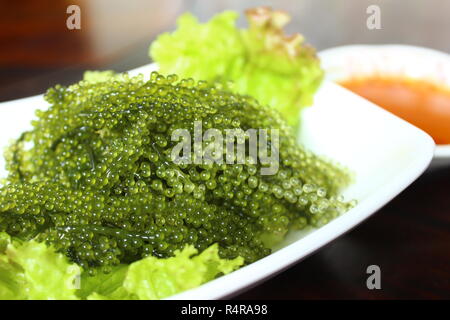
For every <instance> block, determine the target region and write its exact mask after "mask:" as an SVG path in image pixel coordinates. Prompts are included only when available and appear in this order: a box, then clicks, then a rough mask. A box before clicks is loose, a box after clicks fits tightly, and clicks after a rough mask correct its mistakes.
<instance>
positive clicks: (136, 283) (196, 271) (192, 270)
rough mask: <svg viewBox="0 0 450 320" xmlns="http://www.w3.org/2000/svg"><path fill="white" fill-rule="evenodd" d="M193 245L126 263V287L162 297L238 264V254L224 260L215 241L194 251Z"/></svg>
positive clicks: (143, 296)
mask: <svg viewBox="0 0 450 320" xmlns="http://www.w3.org/2000/svg"><path fill="white" fill-rule="evenodd" d="M196 254H197V250H196V249H195V248H194V247H193V246H186V247H185V248H184V249H183V251H181V252H180V251H177V252H176V253H175V256H174V257H172V258H168V259H158V258H155V257H147V258H145V259H142V260H140V261H137V262H135V263H132V264H131V265H130V267H129V270H128V274H127V277H126V279H125V282H124V287H125V289H126V290H127V291H128V292H130V293H132V294H134V295H136V296H137V297H138V298H139V299H146V300H147V299H151V300H153V299H163V298H166V297H169V296H172V295H174V294H177V293H180V292H183V291H185V290H188V289H192V288H195V287H198V286H199V285H201V284H203V283H205V282H207V281H210V280H212V279H214V278H216V277H217V276H218V275H219V274H226V273H229V272H231V271H233V270H235V269H237V268H238V267H239V266H241V265H242V264H243V263H244V261H243V259H242V258H241V257H238V258H236V259H233V260H224V259H221V258H220V257H219V253H218V246H217V244H214V245H212V246H211V247H209V248H207V249H206V250H204V251H203V252H202V253H201V254H199V255H196Z"/></svg>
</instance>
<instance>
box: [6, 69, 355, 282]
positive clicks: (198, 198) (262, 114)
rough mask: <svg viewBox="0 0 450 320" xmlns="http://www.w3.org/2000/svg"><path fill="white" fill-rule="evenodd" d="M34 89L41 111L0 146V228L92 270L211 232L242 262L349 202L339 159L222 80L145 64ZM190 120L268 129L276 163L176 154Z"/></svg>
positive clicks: (205, 241) (225, 252) (165, 253)
mask: <svg viewBox="0 0 450 320" xmlns="http://www.w3.org/2000/svg"><path fill="white" fill-rule="evenodd" d="M45 99H46V100H47V101H48V103H49V104H50V106H49V108H48V110H44V111H38V112H37V113H36V116H37V120H35V121H33V123H32V125H33V129H32V130H30V131H28V132H24V133H23V134H22V135H21V136H20V138H19V139H18V140H17V141H15V142H14V143H13V144H12V145H11V147H10V148H9V149H8V151H7V153H6V160H7V169H8V172H9V175H8V178H7V182H6V183H5V185H4V186H3V187H2V188H1V189H0V231H5V232H7V233H8V234H10V235H11V236H14V237H16V238H19V239H24V240H28V239H37V240H40V241H45V242H47V243H49V244H51V245H53V246H54V247H55V248H56V250H58V251H59V252H63V253H65V254H66V255H67V256H68V257H69V258H70V259H71V260H72V261H74V262H76V263H78V264H79V265H80V266H81V267H82V268H84V269H85V270H88V271H89V272H90V273H91V274H95V273H96V272H98V271H99V270H101V271H102V272H106V273H107V272H109V271H110V270H111V268H112V267H113V266H115V265H118V264H121V263H131V262H133V261H136V260H139V259H141V258H143V257H146V256H155V257H170V256H173V254H174V251H175V250H177V249H180V250H181V249H183V248H184V247H185V246H186V245H193V246H194V247H195V248H196V249H198V250H200V251H202V250H204V249H206V248H207V247H209V246H210V245H212V244H214V243H218V245H219V253H220V256H221V257H223V258H228V259H232V258H235V257H238V256H241V257H242V258H244V260H245V262H246V263H251V262H253V261H255V260H258V259H260V258H262V257H264V256H266V255H267V254H269V253H270V252H271V249H270V248H271V246H272V245H274V244H275V243H277V242H278V241H280V240H281V239H283V237H284V236H285V234H286V233H287V232H288V230H290V229H292V228H296V229H301V228H305V227H306V226H309V225H312V226H321V225H323V224H325V223H327V222H328V221H330V220H331V219H333V218H334V217H336V216H337V215H339V214H340V213H342V212H344V211H346V210H347V209H348V208H349V206H350V205H351V204H349V203H345V202H343V201H342V200H341V199H340V198H339V196H338V195H339V191H340V189H341V188H342V187H343V186H345V185H346V184H347V183H348V182H349V176H348V174H347V172H346V170H343V169H341V168H340V167H338V166H336V165H334V164H331V163H329V162H327V161H325V160H323V159H321V158H320V157H317V156H316V155H314V154H312V153H311V152H309V151H307V150H305V149H304V148H302V147H301V146H299V145H298V144H297V142H296V138H295V137H294V135H293V134H292V132H291V128H290V127H289V126H288V125H287V124H286V123H285V121H284V120H283V119H282V118H281V116H280V114H278V113H277V111H275V110H274V109H272V108H269V107H266V106H263V105H260V104H259V103H258V102H257V101H256V100H255V99H253V98H252V97H249V96H243V95H238V94H234V93H230V92H229V91H228V90H227V88H226V87H222V85H212V84H208V83H206V82H202V81H200V82H197V83H196V82H195V81H194V80H192V79H182V80H178V79H177V76H175V75H169V76H166V77H164V76H162V75H160V74H158V73H156V72H154V73H152V74H151V79H150V80H149V81H144V79H143V76H138V77H129V76H127V75H121V76H111V77H105V79H100V80H98V81H86V80H83V81H81V82H79V83H76V84H74V85H71V86H68V87H65V86H59V85H58V86H56V87H54V88H51V89H49V90H48V92H47V93H46V95H45ZM198 121H200V122H201V123H202V125H203V127H204V128H216V129H218V130H219V131H220V132H224V131H225V130H226V129H229V128H241V129H243V130H247V129H249V128H254V129H269V130H273V129H277V130H279V133H280V138H279V170H278V171H277V172H276V173H275V174H273V175H262V174H261V173H260V169H261V166H262V164H261V163H259V162H258V161H251V160H252V159H250V158H249V157H247V158H246V160H245V161H244V163H216V162H201V163H178V164H177V163H175V162H174V161H172V160H171V156H170V155H171V151H172V149H173V148H174V146H175V145H176V142H174V141H172V139H171V136H172V133H173V132H174V130H177V129H187V130H188V131H189V132H191V133H193V130H194V123H195V122H198ZM269 142H270V141H269ZM202 143H203V144H204V145H203V146H204V147H206V146H207V145H208V142H206V141H203V142H202Z"/></svg>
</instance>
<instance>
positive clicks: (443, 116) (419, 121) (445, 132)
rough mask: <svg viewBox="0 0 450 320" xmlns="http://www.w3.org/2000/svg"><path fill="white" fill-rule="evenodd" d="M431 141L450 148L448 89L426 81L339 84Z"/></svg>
mask: <svg viewBox="0 0 450 320" xmlns="http://www.w3.org/2000/svg"><path fill="white" fill-rule="evenodd" d="M340 84H341V85H342V86H344V87H345V88H347V89H349V90H351V91H353V92H354V93H356V94H358V95H360V96H362V97H364V98H366V99H367V100H369V101H372V102H373V103H375V104H377V105H379V106H380V107H382V108H384V109H386V110H388V111H390V112H392V113H394V114H395V115H397V116H399V117H401V118H403V119H404V120H406V121H408V122H410V123H412V124H413V125H415V126H417V127H419V128H421V129H422V130H424V131H425V132H427V133H428V134H429V135H430V136H432V137H433V139H434V141H435V142H436V144H450V88H443V87H440V86H439V85H437V84H434V83H432V82H428V81H426V80H413V79H408V78H401V77H398V78H397V77H382V76H374V77H367V78H355V79H350V80H346V81H344V82H341V83H340Z"/></svg>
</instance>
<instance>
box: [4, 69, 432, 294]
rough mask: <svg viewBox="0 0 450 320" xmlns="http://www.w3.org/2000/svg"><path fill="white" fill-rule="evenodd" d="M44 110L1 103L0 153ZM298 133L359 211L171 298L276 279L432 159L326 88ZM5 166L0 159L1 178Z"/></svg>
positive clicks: (368, 108) (422, 147)
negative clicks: (348, 177) (340, 175)
mask: <svg viewBox="0 0 450 320" xmlns="http://www.w3.org/2000/svg"><path fill="white" fill-rule="evenodd" d="M155 68H156V67H155V65H147V66H144V67H141V68H138V69H135V70H132V71H130V74H133V75H135V74H137V73H140V72H142V73H144V74H146V75H147V76H148V75H149V73H150V71H153V70H155ZM46 106H47V104H46V103H45V102H44V101H43V99H42V95H40V96H34V97H30V98H25V99H20V100H15V101H10V102H3V103H0V147H1V148H4V147H6V146H7V145H8V143H9V141H10V139H15V138H17V137H18V136H19V135H20V133H21V132H22V131H23V130H26V129H29V128H30V121H31V120H32V119H33V118H34V112H35V110H36V109H38V108H46ZM301 128H302V129H301V130H300V132H299V141H301V143H302V144H304V145H305V146H306V147H307V148H309V149H311V150H312V151H314V152H316V153H318V154H320V155H323V156H325V157H328V158H330V159H333V160H336V161H339V162H340V163H342V164H343V165H346V166H348V167H349V168H351V170H352V171H353V172H354V174H355V181H354V183H353V184H352V185H351V186H350V187H349V188H348V189H347V190H345V192H344V194H345V196H346V198H347V199H357V200H358V204H357V205H356V206H355V207H354V208H353V209H351V210H350V211H348V212H347V213H345V214H343V215H342V216H340V217H338V218H336V219H335V220H333V221H331V222H330V223H329V224H327V225H325V226H323V227H322V228H320V229H310V230H307V231H300V232H291V233H289V234H288V236H287V238H286V240H285V241H284V242H283V243H282V244H281V245H279V246H278V247H277V248H275V251H274V252H273V253H272V254H270V255H269V256H267V257H265V258H263V259H261V260H259V261H257V262H255V263H252V264H250V265H248V266H245V267H243V268H241V269H239V270H237V271H235V272H233V273H231V274H228V275H226V276H222V277H220V278H218V279H216V280H213V281H210V282H208V283H206V284H204V285H202V286H200V287H198V288H195V289H192V290H188V291H185V292H183V293H181V294H178V295H176V296H173V297H171V299H221V298H227V297H230V296H232V295H234V294H237V293H239V292H241V291H243V290H245V289H248V288H250V287H252V286H255V285H256V284H258V283H259V282H261V281H263V280H265V279H267V278H269V277H272V276H274V275H276V274H277V273H279V272H281V271H283V270H284V269H286V268H288V267H289V266H291V265H292V264H294V263H297V262H299V261H300V260H302V259H304V258H305V257H307V256H308V255H310V254H311V253H313V252H314V251H316V250H318V249H320V248H321V247H323V246H324V245H326V244H328V243H329V242H330V241H332V240H334V239H336V238H337V237H339V236H341V235H342V234H344V233H346V232H347V231H349V230H351V229H352V228H354V227H355V226H357V225H358V224H359V223H361V222H362V221H364V220H365V219H367V218H368V217H369V216H370V215H372V214H373V213H374V212H376V211H377V210H378V209H380V208H381V207H382V206H384V205H385V204H386V203H388V202H389V201H390V200H391V199H392V198H394V197H395V196H396V195H398V194H399V193H400V192H401V191H402V190H404V189H405V188H406V187H407V186H408V185H409V184H411V183H412V182H413V181H414V180H415V179H416V178H417V177H418V176H419V175H420V174H421V173H422V172H423V171H424V170H425V169H426V168H427V166H428V164H429V163H430V161H431V158H432V157H433V152H434V143H433V140H432V139H431V138H430V137H429V136H428V135H427V134H426V133H424V132H423V131H421V130H419V129H417V128H416V127H414V126H412V125H410V124H409V123H407V122H405V121H403V120H401V119H399V118H397V117H395V116H393V115H392V114H390V113H388V112H386V111H384V110H383V109H381V108H379V107H377V106H375V105H374V104H372V103H370V102H368V101H366V100H364V99H363V98H361V97H359V96H357V95H355V94H353V93H351V92H350V91H347V90H346V89H343V88H341V87H340V86H338V85H335V84H333V83H331V82H325V83H324V84H323V85H322V86H321V88H320V89H319V91H318V92H317V94H316V97H315V103H314V105H313V106H312V107H310V108H308V109H306V110H305V111H304V112H303V115H302V126H301ZM3 167H4V159H3V157H1V159H0V168H2V169H1V170H2V171H1V176H4V175H5V171H4V170H3Z"/></svg>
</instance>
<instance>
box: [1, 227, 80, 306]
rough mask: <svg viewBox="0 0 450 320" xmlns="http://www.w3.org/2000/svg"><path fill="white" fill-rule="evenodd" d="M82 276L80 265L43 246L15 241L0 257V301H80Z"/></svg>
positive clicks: (37, 243)
mask: <svg viewBox="0 0 450 320" xmlns="http://www.w3.org/2000/svg"><path fill="white" fill-rule="evenodd" d="M1 238H3V239H5V238H6V237H5V236H4V235H2V237H1ZM80 273H81V269H80V267H79V266H77V265H76V264H71V263H69V262H68V260H67V258H66V257H65V256H64V255H62V254H59V253H56V252H55V251H54V249H53V248H51V247H48V246H46V245H45V244H44V243H39V242H35V241H28V242H24V243H18V242H12V243H9V244H8V245H7V247H6V249H5V250H4V252H3V253H2V254H0V299H29V300H42V299H50V300H53V299H57V300H71V299H77V296H76V295H75V291H76V288H75V281H76V277H77V276H78V275H80Z"/></svg>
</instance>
